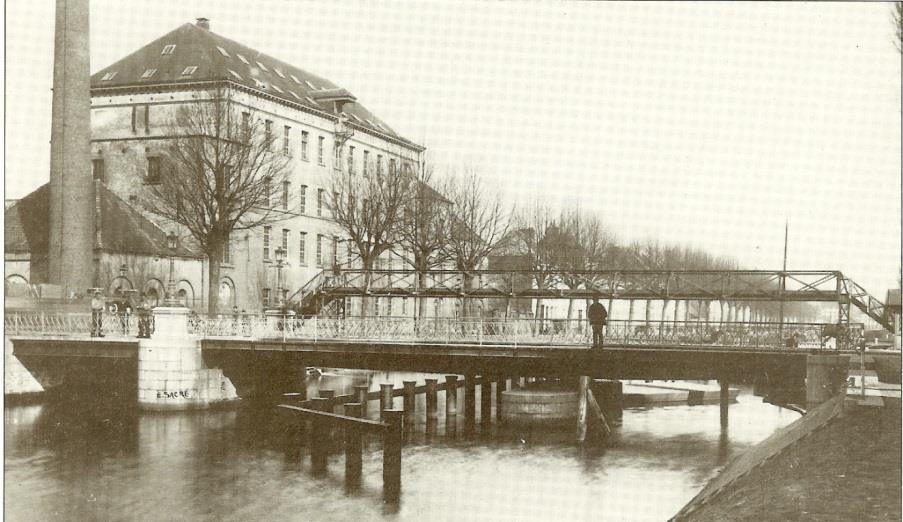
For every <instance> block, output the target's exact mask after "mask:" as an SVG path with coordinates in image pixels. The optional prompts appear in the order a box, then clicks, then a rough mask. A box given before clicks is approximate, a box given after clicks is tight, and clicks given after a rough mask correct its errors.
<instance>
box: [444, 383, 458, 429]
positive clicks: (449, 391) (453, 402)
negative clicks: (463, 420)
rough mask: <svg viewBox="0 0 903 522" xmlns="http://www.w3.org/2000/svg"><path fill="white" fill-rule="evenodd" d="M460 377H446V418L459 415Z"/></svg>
mask: <svg viewBox="0 0 903 522" xmlns="http://www.w3.org/2000/svg"><path fill="white" fill-rule="evenodd" d="M457 403H458V376H457V375H446V376H445V417H446V420H447V418H448V417H449V416H450V415H457V414H458V404H457Z"/></svg>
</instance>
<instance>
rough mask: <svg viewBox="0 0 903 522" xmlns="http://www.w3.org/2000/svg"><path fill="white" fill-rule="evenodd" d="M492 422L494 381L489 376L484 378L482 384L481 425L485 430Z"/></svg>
mask: <svg viewBox="0 0 903 522" xmlns="http://www.w3.org/2000/svg"><path fill="white" fill-rule="evenodd" d="M491 421H492V379H490V378H489V376H488V375H484V376H483V380H482V381H481V382H480V424H481V425H482V426H483V428H486V427H488V426H489V423H490V422H491Z"/></svg>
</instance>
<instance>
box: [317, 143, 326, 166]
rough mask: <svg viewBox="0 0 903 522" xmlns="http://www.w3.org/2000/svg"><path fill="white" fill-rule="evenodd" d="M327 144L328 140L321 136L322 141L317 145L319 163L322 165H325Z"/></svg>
mask: <svg viewBox="0 0 903 522" xmlns="http://www.w3.org/2000/svg"><path fill="white" fill-rule="evenodd" d="M325 143H326V138H324V137H323V136H320V139H319V141H318V143H317V163H319V164H320V165H323V147H324V144H325Z"/></svg>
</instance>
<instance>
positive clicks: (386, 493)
mask: <svg viewBox="0 0 903 522" xmlns="http://www.w3.org/2000/svg"><path fill="white" fill-rule="evenodd" d="M383 415H384V416H385V422H386V423H387V424H388V425H389V427H388V428H386V431H385V435H383V499H384V500H385V501H386V502H398V499H399V497H400V496H401V444H402V430H403V427H404V412H403V411H401V410H392V409H388V410H384V411H383Z"/></svg>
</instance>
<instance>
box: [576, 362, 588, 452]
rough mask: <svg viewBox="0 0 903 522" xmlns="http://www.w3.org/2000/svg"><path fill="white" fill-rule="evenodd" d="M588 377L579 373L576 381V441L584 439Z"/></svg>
mask: <svg viewBox="0 0 903 522" xmlns="http://www.w3.org/2000/svg"><path fill="white" fill-rule="evenodd" d="M588 387H589V377H587V376H585V375H581V376H580V378H579V380H578V381H577V442H583V441H584V440H585V439H586V389H587V388H588Z"/></svg>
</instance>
